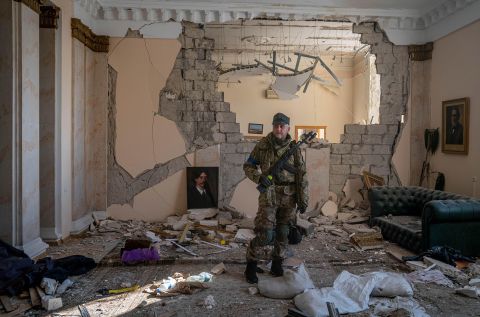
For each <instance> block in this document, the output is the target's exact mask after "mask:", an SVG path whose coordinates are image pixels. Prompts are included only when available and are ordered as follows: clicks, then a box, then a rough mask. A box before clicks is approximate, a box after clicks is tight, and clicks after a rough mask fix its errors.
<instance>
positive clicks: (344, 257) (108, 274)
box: [12, 216, 480, 317]
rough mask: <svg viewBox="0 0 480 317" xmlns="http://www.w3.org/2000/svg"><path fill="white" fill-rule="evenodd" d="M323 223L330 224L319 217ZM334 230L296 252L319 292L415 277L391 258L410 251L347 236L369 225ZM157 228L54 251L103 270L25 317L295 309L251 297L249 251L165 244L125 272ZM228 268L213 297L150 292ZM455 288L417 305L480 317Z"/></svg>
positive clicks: (430, 287) (121, 226)
mask: <svg viewBox="0 0 480 317" xmlns="http://www.w3.org/2000/svg"><path fill="white" fill-rule="evenodd" d="M317 219H324V220H325V219H327V218H326V217H322V216H320V218H318V217H317ZM317 222H321V221H317ZM330 222H331V221H328V219H327V220H326V221H324V223H320V224H317V225H316V226H315V228H314V233H313V234H311V235H310V236H309V237H306V238H305V237H304V239H303V241H302V242H301V243H300V244H299V245H292V246H290V249H291V252H290V253H291V255H292V256H294V257H295V258H300V259H303V260H304V261H305V265H306V269H307V271H308V273H309V275H310V277H311V279H312V280H313V282H314V284H315V286H316V287H317V288H320V287H327V286H331V285H332V283H333V281H334V280H335V278H336V277H337V276H338V275H339V274H340V273H341V272H342V271H343V270H347V271H349V272H351V273H353V274H361V273H366V272H373V271H391V272H400V273H409V272H411V271H412V269H410V268H409V267H408V266H407V265H405V264H404V263H402V262H401V261H399V260H398V259H396V258H395V257H394V256H392V254H393V255H397V256H398V255H399V254H403V253H404V252H406V253H407V254H408V251H406V250H403V249H401V248H399V247H398V246H396V245H394V244H390V243H388V242H384V243H383V247H381V248H379V249H374V250H366V251H361V250H360V249H359V248H358V247H354V246H353V245H352V244H351V243H350V239H349V235H351V232H352V231H355V230H357V232H358V230H360V231H362V230H364V229H365V228H367V226H366V225H365V224H360V225H348V224H347V225H345V224H344V223H342V222H341V221H338V220H337V221H335V222H333V223H330ZM355 226H356V229H355ZM155 228H157V224H148V223H143V222H135V221H129V222H120V221H118V222H117V221H109V220H107V221H105V220H104V221H103V224H102V225H100V226H98V227H96V228H94V227H92V228H91V229H92V231H89V232H87V233H85V234H83V235H82V236H78V237H74V238H71V239H70V240H68V241H67V242H65V243H64V244H61V245H58V246H52V247H51V248H49V250H48V254H47V255H49V256H52V257H53V258H59V257H64V256H67V255H71V254H83V255H86V256H90V257H94V258H95V259H96V260H97V261H99V263H100V264H99V266H98V267H97V268H96V269H94V270H93V271H91V272H89V273H87V274H85V275H83V276H78V277H73V278H72V280H73V281H74V282H75V283H74V285H73V286H72V287H71V288H70V289H68V290H67V291H66V293H64V294H63V295H62V300H63V307H62V308H60V309H58V310H56V311H54V312H51V313H47V312H45V310H36V309H32V310H30V311H27V312H26V313H25V315H28V316H34V315H41V316H47V315H49V316H81V315H80V311H79V309H78V306H79V305H84V307H85V308H86V309H87V310H88V312H89V314H90V316H164V317H166V316H286V315H287V310H288V308H289V307H294V304H293V300H277V299H270V298H266V297H263V296H261V295H260V294H256V295H250V293H249V288H251V287H252V285H251V284H248V283H247V282H246V281H245V279H244V277H243V271H244V269H245V245H244V244H241V243H238V244H237V247H236V248H232V249H230V250H227V251H224V252H221V253H215V254H210V255H206V254H208V253H213V252H218V251H219V250H220V249H219V248H218V247H214V246H211V245H207V244H197V245H195V244H192V245H188V246H187V248H188V249H189V250H191V251H193V252H195V253H198V254H199V255H200V256H198V257H194V256H191V255H189V254H187V253H185V252H179V251H181V250H180V249H178V248H177V247H175V246H169V245H168V243H164V242H161V243H160V247H159V250H160V261H157V262H155V263H150V264H148V265H130V266H126V265H123V264H122V263H121V259H120V256H119V253H120V248H121V247H122V246H123V242H124V240H125V239H127V238H135V237H136V236H140V235H142V233H143V232H145V231H146V230H152V231H155ZM346 228H347V229H346ZM352 228H354V229H352ZM362 228H363V229H362ZM367 231H368V229H367ZM233 245H234V246H235V244H233ZM202 254H203V256H202ZM222 262H223V263H224V264H225V266H226V272H225V273H223V274H220V275H215V276H214V277H213V281H212V282H210V283H206V284H208V288H207V289H204V290H200V291H199V292H196V293H194V294H191V295H177V296H171V297H158V296H155V295H151V294H148V293H146V292H145V291H144V290H145V289H148V288H149V287H150V286H151V285H152V284H153V283H154V282H155V281H157V283H158V281H161V280H162V279H165V278H168V277H169V276H172V275H173V274H174V273H177V272H179V273H183V274H184V275H189V274H190V275H193V274H198V273H200V272H210V270H211V269H212V268H213V267H214V266H215V265H216V264H218V263H222ZM478 264H479V263H478V262H477V265H478ZM265 274H266V273H264V274H259V279H262V278H265V277H264V276H265ZM452 281H453V282H454V284H455V288H458V287H462V286H464V285H465V283H466V282H465V281H460V280H458V281H456V280H455V279H452ZM135 284H138V285H140V287H139V288H138V289H137V290H135V291H132V292H128V293H123V294H119V295H110V296H102V295H100V294H98V293H97V291H98V290H99V289H102V288H108V289H117V288H121V287H126V286H130V285H135ZM253 286H254V285H253ZM455 288H449V287H445V286H440V285H436V284H432V283H430V284H418V283H416V284H415V289H414V298H415V299H416V300H417V301H418V302H419V303H420V304H421V305H422V306H423V307H424V308H425V310H426V311H427V313H428V314H430V315H431V316H480V300H479V299H478V298H477V299H474V298H468V297H463V296H460V295H458V294H455ZM209 295H211V296H212V297H213V300H214V304H213V303H210V307H207V306H206V305H205V299H206V298H207V296H209ZM16 301H17V302H16ZM18 301H19V299H13V300H12V303H13V304H16V303H17V304H18V303H19V302H18ZM20 301H21V300H20ZM23 301H26V300H23ZM27 301H28V300H27ZM372 312H373V308H370V310H369V311H364V312H361V313H357V314H350V315H349V316H370V314H371V313H372ZM395 316H398V315H395ZM402 316H405V315H402Z"/></svg>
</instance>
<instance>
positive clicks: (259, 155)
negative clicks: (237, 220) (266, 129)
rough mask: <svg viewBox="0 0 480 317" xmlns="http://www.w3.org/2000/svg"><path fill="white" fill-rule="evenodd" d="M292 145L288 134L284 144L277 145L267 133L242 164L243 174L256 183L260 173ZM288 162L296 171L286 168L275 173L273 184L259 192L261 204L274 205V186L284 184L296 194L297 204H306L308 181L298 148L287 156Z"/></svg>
mask: <svg viewBox="0 0 480 317" xmlns="http://www.w3.org/2000/svg"><path fill="white" fill-rule="evenodd" d="M293 145H295V141H293V140H292V138H291V137H290V135H287V140H286V141H285V143H284V144H282V145H278V144H276V142H275V136H274V135H273V133H269V134H268V135H267V136H266V137H264V138H262V139H261V140H260V141H259V142H258V143H257V145H256V146H255V148H254V149H253V151H252V153H251V154H250V156H249V158H248V160H247V161H246V162H245V164H243V170H244V171H245V175H246V176H247V177H248V178H249V179H250V180H252V181H253V182H255V183H257V184H258V181H259V178H260V175H261V174H262V173H265V172H266V171H267V170H268V169H269V168H270V166H271V165H272V164H273V163H275V161H276V160H278V158H279V157H280V156H282V154H283V153H284V152H285V151H287V150H288V149H289V148H290V147H291V146H293ZM288 163H289V164H290V165H293V166H295V167H296V168H297V172H296V173H295V174H292V173H290V172H288V171H286V170H282V171H281V172H280V173H279V175H277V176H278V177H277V178H274V180H273V183H274V185H275V186H270V188H269V189H268V190H267V192H266V193H263V194H260V197H259V202H260V204H261V205H267V206H272V205H275V204H276V202H275V192H276V190H275V188H277V189H278V187H279V186H285V187H290V188H291V189H292V194H296V196H297V197H296V198H297V199H296V201H297V205H299V204H302V205H304V206H308V181H307V176H306V166H305V161H304V159H303V156H302V154H301V151H300V150H298V151H297V152H295V153H294V155H292V156H291V157H290V158H289V160H288ZM287 190H288V188H286V189H285V191H287Z"/></svg>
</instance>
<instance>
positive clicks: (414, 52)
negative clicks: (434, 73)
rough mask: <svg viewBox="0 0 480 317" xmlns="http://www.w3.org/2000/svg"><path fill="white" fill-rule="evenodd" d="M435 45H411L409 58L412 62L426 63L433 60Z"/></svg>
mask: <svg viewBox="0 0 480 317" xmlns="http://www.w3.org/2000/svg"><path fill="white" fill-rule="evenodd" d="M432 51H433V43H432V42H429V43H426V44H423V45H409V46H408V56H409V57H410V60H412V61H426V60H429V59H432Z"/></svg>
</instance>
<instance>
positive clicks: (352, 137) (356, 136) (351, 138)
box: [340, 134, 362, 144]
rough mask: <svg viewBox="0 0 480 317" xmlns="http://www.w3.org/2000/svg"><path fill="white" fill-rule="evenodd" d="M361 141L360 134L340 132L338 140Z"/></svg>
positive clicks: (356, 142) (347, 141)
mask: <svg viewBox="0 0 480 317" xmlns="http://www.w3.org/2000/svg"><path fill="white" fill-rule="evenodd" d="M361 141H362V138H361V135H360V134H342V135H341V136H340V142H341V143H343V144H360V142H361Z"/></svg>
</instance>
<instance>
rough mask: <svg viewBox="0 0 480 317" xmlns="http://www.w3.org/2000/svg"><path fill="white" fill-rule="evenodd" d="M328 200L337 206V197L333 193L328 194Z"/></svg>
mask: <svg viewBox="0 0 480 317" xmlns="http://www.w3.org/2000/svg"><path fill="white" fill-rule="evenodd" d="M328 200H331V201H333V202H334V203H336V204H338V196H337V194H335V193H334V192H328Z"/></svg>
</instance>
